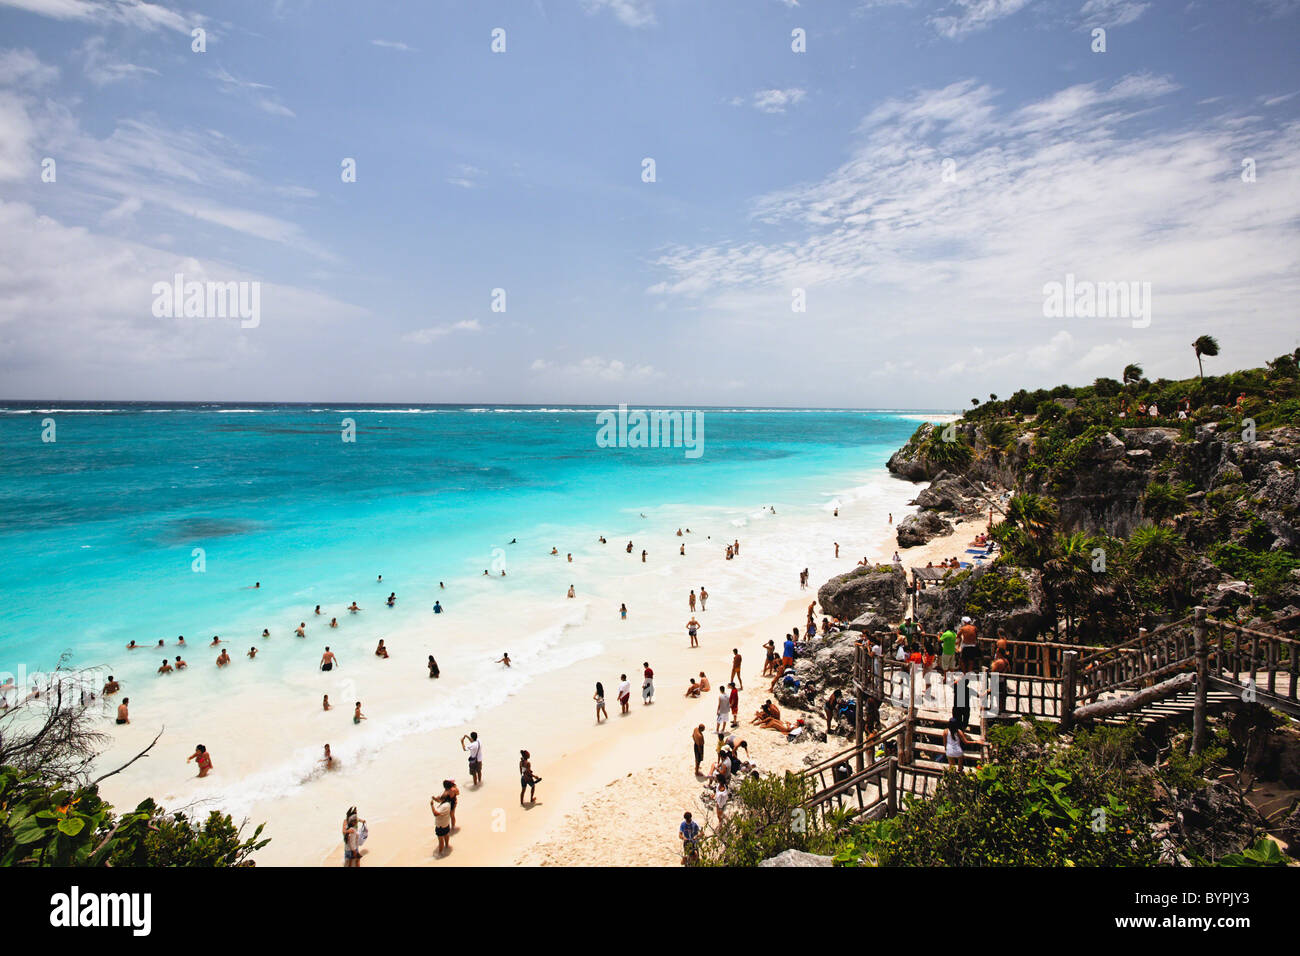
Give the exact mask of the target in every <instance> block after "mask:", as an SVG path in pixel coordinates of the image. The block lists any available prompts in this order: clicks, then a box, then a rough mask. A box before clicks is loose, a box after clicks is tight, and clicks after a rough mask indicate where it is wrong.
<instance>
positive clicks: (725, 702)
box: [713, 687, 731, 733]
mask: <svg viewBox="0 0 1300 956" xmlns="http://www.w3.org/2000/svg"><path fill="white" fill-rule="evenodd" d="M730 711H731V696H730V695H729V694H728V693H727V688H726V687H719V688H718V719H717V720H716V721H714V728H713V729H714V730H715V731H716V732H717V733H723V732H725V731H726V729H727V714H728V713H729V712H730Z"/></svg>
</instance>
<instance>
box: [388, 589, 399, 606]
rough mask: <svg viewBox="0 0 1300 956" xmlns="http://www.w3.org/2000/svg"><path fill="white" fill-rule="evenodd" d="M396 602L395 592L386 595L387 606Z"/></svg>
mask: <svg viewBox="0 0 1300 956" xmlns="http://www.w3.org/2000/svg"><path fill="white" fill-rule="evenodd" d="M396 603H397V592H396V591H394V592H393V593H392V594H390V595H388V601H387V604H388V606H389V607H392V606H393V605H394V604H396Z"/></svg>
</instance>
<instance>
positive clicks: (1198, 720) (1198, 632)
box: [1192, 605, 1254, 754]
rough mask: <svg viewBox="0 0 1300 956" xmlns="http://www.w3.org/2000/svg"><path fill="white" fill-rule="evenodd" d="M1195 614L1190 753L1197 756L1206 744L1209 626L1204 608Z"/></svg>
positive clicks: (1208, 688) (1193, 625)
mask: <svg viewBox="0 0 1300 956" xmlns="http://www.w3.org/2000/svg"><path fill="white" fill-rule="evenodd" d="M1195 613H1196V621H1195V623H1193V624H1192V636H1193V637H1194V638H1195V640H1196V705H1195V708H1194V709H1193V711H1192V753H1193V754H1199V753H1200V752H1201V751H1202V750H1203V749H1204V748H1205V742H1206V741H1205V703H1206V697H1207V695H1208V694H1209V691H1210V640H1209V637H1210V625H1209V623H1208V622H1207V621H1206V620H1205V608H1203V607H1200V606H1199V605H1198V606H1197V608H1196V612H1195ZM1252 676H1254V675H1252Z"/></svg>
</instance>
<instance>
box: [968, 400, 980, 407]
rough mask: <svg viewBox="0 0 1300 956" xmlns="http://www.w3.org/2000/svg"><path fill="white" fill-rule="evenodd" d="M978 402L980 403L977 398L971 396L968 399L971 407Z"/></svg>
mask: <svg viewBox="0 0 1300 956" xmlns="http://www.w3.org/2000/svg"><path fill="white" fill-rule="evenodd" d="M979 403H980V400H979V399H978V398H972V399H971V400H970V404H971V408H974V407H975V406H976V405H978V404H979Z"/></svg>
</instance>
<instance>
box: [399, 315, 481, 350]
mask: <svg viewBox="0 0 1300 956" xmlns="http://www.w3.org/2000/svg"><path fill="white" fill-rule="evenodd" d="M482 330H483V327H482V326H481V325H479V321H478V319H465V320H464V321H461V322H452V323H450V324H449V325H433V326H430V327H428V328H426V329H416V330H415V331H414V332H407V333H406V334H405V335H403V336H402V341H403V342H410V343H412V344H413V345H429V344H431V343H433V342H436V341H437V340H438V339H440V338H443V337H444V336H447V335H451V334H452V333H453V332H481V331H482Z"/></svg>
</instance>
